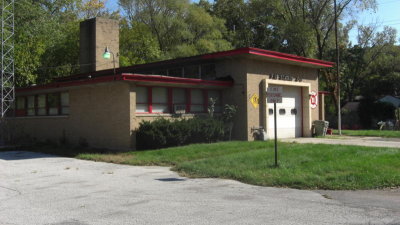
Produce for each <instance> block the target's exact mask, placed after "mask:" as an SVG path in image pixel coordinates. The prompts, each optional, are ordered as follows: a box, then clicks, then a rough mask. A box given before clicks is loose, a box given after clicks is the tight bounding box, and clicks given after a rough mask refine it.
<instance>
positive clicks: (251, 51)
mask: <svg viewBox="0 0 400 225" xmlns="http://www.w3.org/2000/svg"><path fill="white" fill-rule="evenodd" d="M242 54H252V55H260V56H264V57H267V58H276V59H281V60H287V61H294V62H300V63H305V64H311V65H316V66H321V67H333V66H334V65H335V63H333V62H328V61H323V60H318V59H311V58H306V57H301V56H297V55H291V54H286V53H281V52H275V51H269V50H264V49H259V48H250V47H245V48H238V49H234V50H228V51H223V52H215V53H209V54H204V55H197V56H190V57H185V58H176V59H170V60H164V61H159V62H153V63H146V64H139V65H134V66H127V67H120V68H116V70H117V73H124V72H125V73H129V72H132V71H131V70H135V69H140V68H145V67H152V66H164V65H168V64H175V63H184V62H192V61H196V60H207V59H216V58H222V57H229V56H236V55H242ZM108 72H109V73H110V74H111V73H112V72H113V70H112V69H107V70H101V71H95V72H90V73H82V74H76V75H71V76H67V77H60V78H56V79H55V80H56V81H65V80H68V79H71V78H79V77H84V76H88V75H96V74H99V73H100V74H101V73H108Z"/></svg>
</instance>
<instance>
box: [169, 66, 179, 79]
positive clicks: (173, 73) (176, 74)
mask: <svg viewBox="0 0 400 225" xmlns="http://www.w3.org/2000/svg"><path fill="white" fill-rule="evenodd" d="M182 70H183V69H182V67H179V68H173V69H169V70H168V76H171V77H182Z"/></svg>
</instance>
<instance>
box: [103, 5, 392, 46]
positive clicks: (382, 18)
mask: <svg viewBox="0 0 400 225" xmlns="http://www.w3.org/2000/svg"><path fill="white" fill-rule="evenodd" d="M193 1H194V2H198V0H193ZM377 3H378V8H377V10H376V11H375V12H374V11H372V10H370V11H365V12H363V13H361V14H359V15H357V17H356V19H357V21H358V23H359V24H361V25H368V24H377V26H378V30H382V29H383V27H384V26H385V25H387V26H391V27H394V28H396V29H397V37H398V38H397V40H399V37H400V0H377ZM106 5H107V8H109V9H112V10H115V9H117V8H118V0H108V1H107V2H106ZM349 38H350V41H351V42H352V43H353V44H355V43H356V38H357V29H356V28H354V29H353V30H351V31H350V34H349ZM397 43H399V41H398V42H397Z"/></svg>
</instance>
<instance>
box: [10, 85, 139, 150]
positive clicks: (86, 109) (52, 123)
mask: <svg viewBox="0 0 400 225" xmlns="http://www.w3.org/2000/svg"><path fill="white" fill-rule="evenodd" d="M55 92H56V91H55ZM69 93H70V94H69V95H70V115H69V116H57V117H52V116H49V117H22V118H14V119H9V122H10V124H12V126H14V127H15V130H16V132H17V134H18V135H23V136H26V135H29V136H30V137H32V138H36V139H38V140H46V139H49V140H52V141H56V142H58V141H59V140H60V138H61V137H62V136H63V134H65V136H66V137H67V139H68V141H69V142H70V143H71V144H78V142H79V140H80V139H86V141H87V142H88V144H89V146H90V147H97V148H110V149H116V150H127V149H129V148H130V147H131V139H132V137H131V133H130V125H129V118H130V116H131V115H130V108H129V101H130V98H129V84H128V83H124V82H115V83H105V84H98V85H90V86H81V87H78V88H73V89H70V90H69Z"/></svg>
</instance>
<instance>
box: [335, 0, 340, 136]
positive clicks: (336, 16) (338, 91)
mask: <svg viewBox="0 0 400 225" xmlns="http://www.w3.org/2000/svg"><path fill="white" fill-rule="evenodd" d="M333 4H334V6H333V7H334V10H335V44H336V78H337V107H338V130H339V135H342V115H341V109H340V73H339V68H340V67H339V45H338V27H337V21H338V15H337V6H336V0H333Z"/></svg>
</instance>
